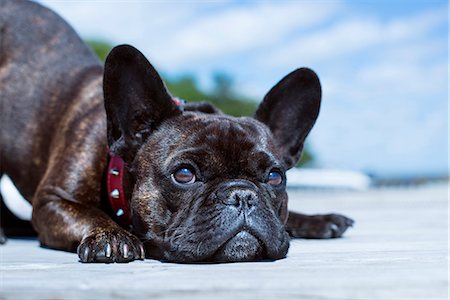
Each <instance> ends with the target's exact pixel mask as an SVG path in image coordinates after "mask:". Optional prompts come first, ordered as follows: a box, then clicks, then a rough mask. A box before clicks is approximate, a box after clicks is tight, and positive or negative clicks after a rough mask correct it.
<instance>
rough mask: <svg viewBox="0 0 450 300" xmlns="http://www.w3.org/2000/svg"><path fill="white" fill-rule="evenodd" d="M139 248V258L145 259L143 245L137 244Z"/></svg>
mask: <svg viewBox="0 0 450 300" xmlns="http://www.w3.org/2000/svg"><path fill="white" fill-rule="evenodd" d="M139 249H140V250H141V255H140V257H141V259H142V260H144V259H145V251H144V246H142V245H139Z"/></svg>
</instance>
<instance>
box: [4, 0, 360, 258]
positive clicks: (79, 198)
mask: <svg viewBox="0 0 450 300" xmlns="http://www.w3.org/2000/svg"><path fill="white" fill-rule="evenodd" d="M180 51H182V50H180ZM320 99H321V88H320V83H319V79H318V77H317V76H316V74H315V73H314V72H313V71H311V70H309V69H306V68H301V69H297V70H295V71H293V72H292V73H290V74H289V75H287V76H286V77H284V78H283V79H282V80H281V81H280V82H279V83H277V84H276V85H275V86H274V87H273V88H272V89H271V90H270V91H269V92H268V93H267V95H266V96H265V97H264V99H263V100H262V102H261V104H260V106H259V108H258V109H257V111H256V112H255V114H254V116H253V117H242V118H235V117H231V116H228V115H225V114H223V113H221V112H220V111H219V110H218V109H216V108H215V107H213V106H212V105H210V104H208V103H201V102H197V103H188V104H186V105H182V104H180V103H179V101H175V100H174V98H173V97H172V95H171V94H170V93H169V91H167V90H166V88H165V85H164V83H163V81H162V80H161V78H160V76H159V75H158V73H157V72H156V71H155V69H154V68H153V67H152V65H151V64H150V63H149V62H148V61H147V59H146V58H145V57H144V56H143V54H142V53H140V52H139V51H138V50H137V49H135V48H133V47H132V46H129V45H121V46H118V47H115V48H114V49H113V50H112V51H111V53H110V54H109V55H108V57H107V60H106V63H105V66H104V67H103V66H102V65H101V64H100V62H99V61H98V60H97V58H96V57H95V56H94V54H93V53H92V52H91V51H90V49H89V48H88V47H87V46H86V45H85V44H84V43H83V42H82V40H81V39H80V38H79V37H78V36H77V34H76V33H75V32H74V31H73V30H72V29H71V27H70V26H69V25H68V24H67V23H65V21H63V20H62V19H61V18H60V17H58V16H57V15H56V14H55V13H53V12H52V11H50V10H48V9H46V8H44V7H42V6H40V5H39V4H36V3H32V2H26V1H13V0H3V1H1V2H0V101H1V109H2V111H1V119H2V126H1V129H0V138H1V140H0V142H1V144H0V151H1V170H0V171H1V174H7V175H8V176H9V177H10V178H11V179H12V180H13V181H14V183H15V185H16V186H17V188H18V189H19V191H20V192H21V193H22V195H23V196H24V197H25V198H26V199H27V200H28V201H30V203H31V204H32V206H33V215H32V225H33V228H34V230H35V231H36V232H37V233H38V238H39V241H40V242H41V244H42V245H45V246H47V247H50V248H55V249H62V250H68V251H77V252H78V256H79V259H80V261H81V262H129V261H132V260H136V259H144V258H145V257H150V258H156V259H161V260H167V261H174V262H232V261H252V260H264V259H268V260H273V259H279V258H283V257H285V256H286V253H287V251H288V248H289V239H290V236H291V237H303V238H332V237H339V236H341V235H342V234H343V233H344V231H345V230H346V229H347V228H348V227H349V226H351V224H352V221H351V220H350V219H348V218H346V217H344V216H341V215H336V214H331V215H316V216H306V215H302V214H298V213H292V212H288V208H287V203H288V199H287V194H286V177H285V172H286V170H287V169H289V168H292V167H293V166H295V164H296V163H297V161H298V160H299V158H300V156H301V153H302V148H303V144H304V141H305V138H306V136H307V135H308V133H309V131H310V130H311V128H312V126H313V125H314V122H315V120H316V118H317V116H318V113H319V107H320ZM115 159H118V160H119V161H120V163H121V166H122V167H120V168H116V167H113V168H108V164H109V165H110V164H111V160H115ZM118 179H120V180H118ZM114 182H116V183H114ZM113 184H118V186H117V187H114V188H113V189H112V190H111V189H108V187H109V186H110V185H113ZM110 201H111V202H113V203H112V204H111V203H110ZM114 201H119V202H121V203H120V205H123V207H122V208H120V209H117V206H116V204H114V203H115V202H114ZM1 216H2V217H1V218H2V219H1V222H2V227H3V229H4V232H5V233H6V234H8V233H12V232H20V230H21V229H23V230H28V229H29V228H28V229H27V228H26V225H27V224H25V223H24V222H22V223H23V224H22V223H20V222H17V221H15V220H14V216H12V214H11V213H10V212H9V211H8V209H7V208H6V207H5V206H4V205H2V214H1ZM122 216H126V218H124V217H122ZM18 227H21V228H18ZM2 241H3V242H4V241H5V238H4V236H2Z"/></svg>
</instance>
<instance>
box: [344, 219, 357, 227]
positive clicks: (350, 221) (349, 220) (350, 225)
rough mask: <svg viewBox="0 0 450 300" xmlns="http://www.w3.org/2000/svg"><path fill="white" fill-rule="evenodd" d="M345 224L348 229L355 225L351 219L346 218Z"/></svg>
mask: <svg viewBox="0 0 450 300" xmlns="http://www.w3.org/2000/svg"><path fill="white" fill-rule="evenodd" d="M345 224H346V225H347V226H348V227H353V224H355V221H353V220H352V219H349V218H347V220H345Z"/></svg>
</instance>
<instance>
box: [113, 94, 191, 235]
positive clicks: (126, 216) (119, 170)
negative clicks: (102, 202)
mask: <svg viewBox="0 0 450 300" xmlns="http://www.w3.org/2000/svg"><path fill="white" fill-rule="evenodd" d="M172 100H173V101H174V102H175V104H176V105H177V106H178V107H180V109H183V106H184V104H185V101H184V100H181V99H179V98H173V99H172ZM108 156H109V163H108V170H107V174H106V191H107V192H108V200H109V204H110V205H111V208H112V210H113V212H114V214H115V215H116V216H117V219H118V220H119V223H120V224H121V225H124V226H130V225H131V212H130V206H129V204H128V199H126V197H125V193H124V190H123V175H124V172H125V171H126V170H125V162H124V161H123V159H122V158H121V157H120V156H119V155H114V154H111V153H110V152H109V150H108Z"/></svg>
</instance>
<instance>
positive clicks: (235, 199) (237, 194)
mask: <svg viewBox="0 0 450 300" xmlns="http://www.w3.org/2000/svg"><path fill="white" fill-rule="evenodd" d="M256 191H257V187H256V185H255V184H254V183H252V182H250V181H248V180H236V181H229V182H226V183H224V184H223V185H222V186H221V187H220V188H219V190H218V191H217V198H218V199H219V200H220V201H221V202H222V203H224V204H226V205H232V206H235V207H240V206H242V205H246V206H247V207H249V208H250V207H252V206H254V205H255V204H256V203H257V201H258V196H257V193H256Z"/></svg>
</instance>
